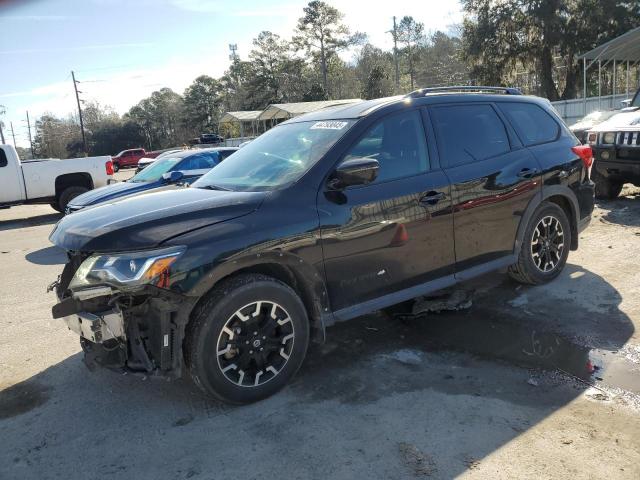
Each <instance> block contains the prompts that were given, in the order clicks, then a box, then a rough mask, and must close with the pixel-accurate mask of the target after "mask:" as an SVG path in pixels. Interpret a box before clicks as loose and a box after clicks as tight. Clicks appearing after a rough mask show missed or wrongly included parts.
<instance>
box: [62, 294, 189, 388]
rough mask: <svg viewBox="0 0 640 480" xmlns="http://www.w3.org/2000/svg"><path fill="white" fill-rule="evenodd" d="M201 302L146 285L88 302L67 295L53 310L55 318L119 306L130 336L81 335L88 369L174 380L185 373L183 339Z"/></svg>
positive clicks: (97, 311) (97, 312)
mask: <svg viewBox="0 0 640 480" xmlns="http://www.w3.org/2000/svg"><path fill="white" fill-rule="evenodd" d="M196 302H197V298H194V297H189V296H186V295H183V294H180V293H177V292H174V291H171V290H166V289H163V288H159V287H156V286H155V285H144V286H141V287H140V288H136V289H134V290H131V291H118V292H114V294H113V295H110V296H102V297H98V298H95V299H91V300H87V301H81V300H77V299H75V298H73V297H67V298H64V299H62V300H61V301H60V303H58V304H56V305H54V306H53V307H52V309H51V313H52V315H53V318H62V317H67V316H70V315H75V314H77V313H80V312H90V313H94V314H97V315H99V314H100V312H101V311H104V310H105V307H106V308H109V307H108V306H111V307H112V306H114V305H117V306H118V307H119V308H120V309H121V310H122V314H123V317H124V324H125V331H126V340H125V339H112V340H108V341H106V342H105V343H93V342H91V341H89V340H87V339H84V338H81V339H80V344H81V346H82V349H83V351H84V354H85V357H84V362H85V364H86V365H87V367H88V368H89V369H90V370H93V369H94V368H95V367H97V366H100V367H104V368H109V369H112V370H117V371H127V372H131V373H139V374H144V375H153V376H160V377H165V378H170V379H174V378H179V377H180V376H181V375H182V364H183V359H182V339H183V337H184V330H185V327H186V324H187V323H188V321H189V314H190V312H191V310H192V308H193V306H194V305H195V303H196Z"/></svg>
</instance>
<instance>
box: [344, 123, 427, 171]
mask: <svg viewBox="0 0 640 480" xmlns="http://www.w3.org/2000/svg"><path fill="white" fill-rule="evenodd" d="M358 157H368V158H375V159H376V160H377V161H378V162H379V163H380V171H379V173H378V178H377V179H376V182H384V181H386V180H393V179H395V178H402V177H408V176H411V175H417V174H419V173H423V172H425V171H427V170H428V169H429V157H428V154H427V144H426V141H425V138H424V129H423V127H422V119H421V117H420V112H419V111H417V110H412V111H409V112H402V113H397V114H394V115H389V116H387V117H385V118H383V119H381V120H379V121H378V122H376V123H375V124H374V125H373V126H372V127H371V128H370V129H369V130H368V131H367V133H365V134H364V136H363V137H362V138H361V139H360V140H359V141H358V143H356V144H355V145H354V146H353V147H352V148H351V150H349V153H348V154H347V156H346V157H345V160H348V159H350V158H358Z"/></svg>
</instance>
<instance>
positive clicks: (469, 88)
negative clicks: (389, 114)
mask: <svg viewBox="0 0 640 480" xmlns="http://www.w3.org/2000/svg"><path fill="white" fill-rule="evenodd" d="M456 92H459V93H467V92H468V93H502V94H504V95H522V92H521V91H520V89H518V88H515V87H483V86H475V85H457V86H453V87H433V88H421V89H420V90H414V91H413V92H411V93H408V94H407V95H406V96H407V97H408V98H417V97H424V96H425V95H429V94H431V93H456Z"/></svg>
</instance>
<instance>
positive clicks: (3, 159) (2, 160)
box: [0, 148, 7, 168]
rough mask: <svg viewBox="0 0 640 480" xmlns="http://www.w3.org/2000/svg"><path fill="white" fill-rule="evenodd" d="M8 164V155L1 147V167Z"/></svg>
mask: <svg viewBox="0 0 640 480" xmlns="http://www.w3.org/2000/svg"><path fill="white" fill-rule="evenodd" d="M6 166H7V155H6V154H5V153H4V150H2V149H1V148H0V168H1V167H6Z"/></svg>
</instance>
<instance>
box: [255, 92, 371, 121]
mask: <svg viewBox="0 0 640 480" xmlns="http://www.w3.org/2000/svg"><path fill="white" fill-rule="evenodd" d="M361 101H362V100H361V99H359V98H349V99H345V100H323V101H318V102H297V103H273V104H271V105H269V106H268V107H267V108H266V109H265V110H263V111H262V113H261V114H260V116H259V117H258V119H259V120H264V121H267V120H268V121H270V122H271V124H272V125H273V123H274V122H276V121H278V120H287V119H289V118H293V117H297V116H298V115H302V114H304V113H309V112H314V111H316V110H320V109H321V108H327V107H333V106H335V105H344V104H347V103H356V102H361Z"/></svg>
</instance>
